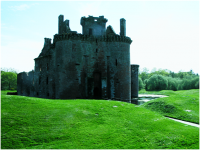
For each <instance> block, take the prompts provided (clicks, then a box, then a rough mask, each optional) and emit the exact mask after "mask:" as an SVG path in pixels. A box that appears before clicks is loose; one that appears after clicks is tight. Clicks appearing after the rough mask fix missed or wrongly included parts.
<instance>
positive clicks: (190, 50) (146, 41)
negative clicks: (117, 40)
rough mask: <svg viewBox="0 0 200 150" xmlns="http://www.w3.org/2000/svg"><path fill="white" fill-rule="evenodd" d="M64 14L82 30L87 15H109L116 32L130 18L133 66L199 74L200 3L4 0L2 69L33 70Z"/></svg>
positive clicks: (74, 27) (129, 27) (73, 24)
mask: <svg viewBox="0 0 200 150" xmlns="http://www.w3.org/2000/svg"><path fill="white" fill-rule="evenodd" d="M60 14H63V15H64V19H69V20H70V28H71V30H73V31H77V32H78V33H82V26H81V25H80V19H81V17H82V16H86V17H88V15H91V16H97V17H98V16H102V15H104V17H105V18H107V19H108V22H107V24H106V26H108V25H111V26H112V27H113V29H114V30H115V32H116V33H117V34H119V32H120V21H119V20H120V18H125V19H126V35H127V36H129V37H130V38H131V39H132V40H133V42H132V44H131V64H139V65H140V70H142V69H143V68H144V67H146V68H148V69H149V71H151V70H152V69H154V68H156V69H157V70H158V69H160V68H162V69H168V70H171V71H173V72H179V71H180V70H182V71H190V70H191V69H192V70H193V71H194V72H195V73H199V1H30V2H29V1H1V68H14V69H16V70H18V71H19V72H22V71H27V72H28V71H31V70H32V69H34V58H36V57H38V55H39V53H40V52H41V50H42V48H43V44H44V38H45V37H47V38H52V39H53V35H54V34H56V33H57V32H58V16H59V15H60Z"/></svg>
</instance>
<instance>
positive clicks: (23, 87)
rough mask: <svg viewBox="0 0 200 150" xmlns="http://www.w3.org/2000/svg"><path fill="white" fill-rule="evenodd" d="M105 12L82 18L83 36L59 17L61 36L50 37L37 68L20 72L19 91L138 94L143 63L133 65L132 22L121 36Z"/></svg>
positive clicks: (71, 95) (55, 95) (70, 95)
mask: <svg viewBox="0 0 200 150" xmlns="http://www.w3.org/2000/svg"><path fill="white" fill-rule="evenodd" d="M106 22H107V19H106V18H104V16H99V17H93V16H89V17H87V18H86V17H82V18H81V21H80V23H81V25H82V34H79V33H77V32H76V31H72V30H71V29H70V26H69V20H65V21H64V16H63V15H60V16H59V17H58V34H55V35H54V39H53V42H51V39H49V38H45V39H44V47H43V49H42V51H41V53H40V54H39V56H38V57H37V58H35V69H34V70H33V71H30V72H28V73H26V72H21V73H19V74H18V76H17V93H18V95H24V96H33V97H41V98H50V99H116V100H122V101H128V100H131V98H135V97H138V67H139V66H138V65H130V44H131V43H132V40H131V39H130V38H129V37H127V36H126V20H125V19H123V18H122V19H120V34H119V35H118V34H116V33H115V32H114V30H113V28H112V27H111V26H108V27H107V28H106Z"/></svg>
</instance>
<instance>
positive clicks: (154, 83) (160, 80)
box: [147, 74, 168, 91]
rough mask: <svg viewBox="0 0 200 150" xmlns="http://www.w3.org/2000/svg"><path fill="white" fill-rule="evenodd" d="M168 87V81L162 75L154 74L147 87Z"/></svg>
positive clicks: (164, 88) (159, 88) (152, 88)
mask: <svg viewBox="0 0 200 150" xmlns="http://www.w3.org/2000/svg"><path fill="white" fill-rule="evenodd" d="M167 87H168V81H167V79H166V78H165V77H163V76H162V75H157V74H155V75H153V76H151V77H150V78H149V80H148V81H147V89H148V90H150V91H152V90H166V89H167Z"/></svg>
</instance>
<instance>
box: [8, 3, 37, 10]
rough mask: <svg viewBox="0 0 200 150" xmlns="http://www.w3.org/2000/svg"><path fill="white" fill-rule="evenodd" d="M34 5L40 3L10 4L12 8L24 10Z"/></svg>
mask: <svg viewBox="0 0 200 150" xmlns="http://www.w3.org/2000/svg"><path fill="white" fill-rule="evenodd" d="M34 5H38V3H33V4H30V5H27V4H22V5H18V6H10V9H11V10H13V11H23V10H27V9H29V8H31V7H32V6H34Z"/></svg>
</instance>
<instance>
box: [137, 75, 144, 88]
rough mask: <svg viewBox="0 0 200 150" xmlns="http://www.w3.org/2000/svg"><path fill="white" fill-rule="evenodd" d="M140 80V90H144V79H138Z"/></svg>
mask: <svg viewBox="0 0 200 150" xmlns="http://www.w3.org/2000/svg"><path fill="white" fill-rule="evenodd" d="M138 80H139V90H141V89H143V88H144V84H143V82H142V79H141V78H140V77H139V78H138Z"/></svg>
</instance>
